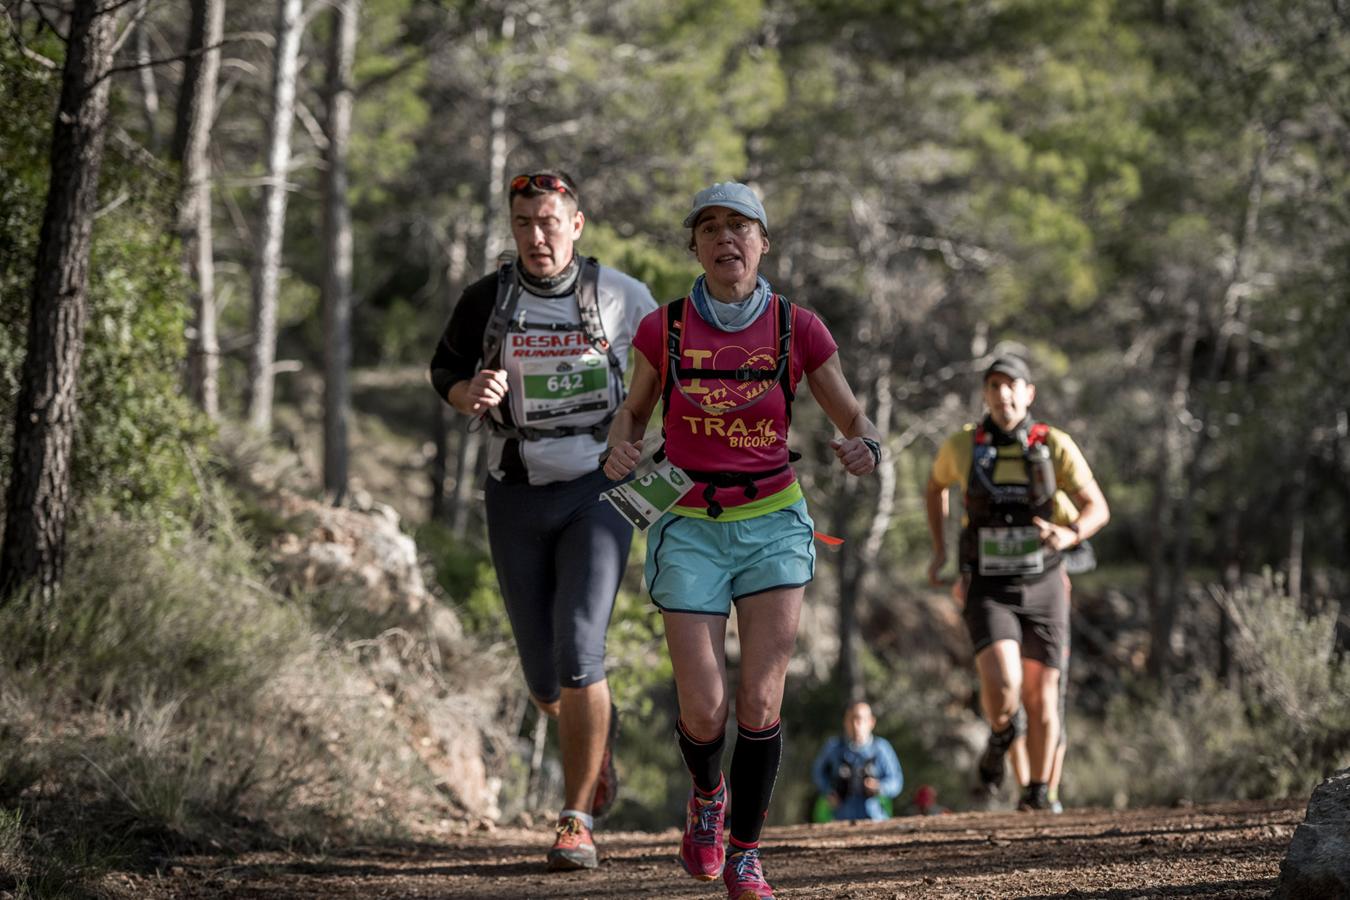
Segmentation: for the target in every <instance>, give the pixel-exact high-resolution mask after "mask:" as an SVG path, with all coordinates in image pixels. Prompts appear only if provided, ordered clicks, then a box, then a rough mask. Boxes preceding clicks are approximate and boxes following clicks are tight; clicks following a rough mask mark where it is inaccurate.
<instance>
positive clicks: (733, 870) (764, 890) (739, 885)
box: [722, 847, 774, 900]
mask: <svg viewBox="0 0 1350 900" xmlns="http://www.w3.org/2000/svg"><path fill="white" fill-rule="evenodd" d="M722 881H723V882H725V883H726V886H727V898H728V900H774V898H773V888H771V887H769V883H768V882H767V881H765V880H764V868H763V867H762V866H761V865H760V862H759V848H758V847H753V848H751V849H749V850H737V851H736V852H735V853H733V854H731V855H730V856H728V857H727V865H726V868H725V869H723V870H722Z"/></svg>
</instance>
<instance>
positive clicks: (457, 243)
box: [431, 220, 469, 522]
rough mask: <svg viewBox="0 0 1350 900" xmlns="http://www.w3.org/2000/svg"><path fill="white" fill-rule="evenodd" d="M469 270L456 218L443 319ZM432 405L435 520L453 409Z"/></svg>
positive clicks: (439, 514)
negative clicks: (433, 406)
mask: <svg viewBox="0 0 1350 900" xmlns="http://www.w3.org/2000/svg"><path fill="white" fill-rule="evenodd" d="M468 271H469V248H468V236H467V234H466V228H465V227H464V225H463V224H462V223H461V220H456V222H455V225H454V226H453V228H452V230H451V234H450V246H449V250H448V253H447V260H446V277H445V298H446V303H445V310H446V320H447V321H449V317H450V314H451V313H452V312H454V306H455V302H456V299H455V298H457V297H458V296H459V295H460V293H461V292H462V291H463V289H464V279H465V276H466V275H467V274H468ZM435 404H436V406H435V408H434V409H433V411H432V417H431V430H432V431H431V433H432V441H433V446H434V447H435V453H434V456H433V458H432V462H431V519H432V521H434V522H446V521H449V519H450V514H449V513H450V511H449V507H448V504H447V503H446V494H445V479H446V477H447V475H448V474H449V468H450V440H449V438H450V431H451V429H452V428H454V423H455V419H456V418H457V416H456V413H455V411H454V410H453V409H452V408H451V407H450V405H449V404H448V403H446V402H445V398H443V397H436V398H435Z"/></svg>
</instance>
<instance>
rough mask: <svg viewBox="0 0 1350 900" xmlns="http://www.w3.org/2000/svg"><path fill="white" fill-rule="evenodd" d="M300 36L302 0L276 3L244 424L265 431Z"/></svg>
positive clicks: (269, 412) (272, 375)
mask: <svg viewBox="0 0 1350 900" xmlns="http://www.w3.org/2000/svg"><path fill="white" fill-rule="evenodd" d="M300 32H301V25H300V0H279V2H278V4H277V22H276V56H275V62H274V72H273V77H272V112H271V116H272V118H271V122H270V124H269V126H268V141H267V174H266V176H265V178H264V187H263V200H262V226H261V227H260V228H259V229H258V250H257V259H256V260H255V261H254V269H253V315H252V324H253V344H252V347H251V348H250V352H249V361H248V423H249V425H250V426H251V427H252V428H253V429H255V430H257V431H267V430H268V429H270V428H271V426H272V389H273V385H274V380H275V377H276V372H275V371H274V366H275V363H276V355H277V294H278V291H279V287H280V279H281V241H282V236H283V232H284V230H285V226H286V178H287V174H288V173H287V170H288V169H289V168H290V163H291V124H292V122H293V121H294V118H295V81H296V75H297V70H298V68H299V58H300Z"/></svg>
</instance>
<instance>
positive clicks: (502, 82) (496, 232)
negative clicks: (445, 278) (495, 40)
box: [483, 12, 516, 272]
mask: <svg viewBox="0 0 1350 900" xmlns="http://www.w3.org/2000/svg"><path fill="white" fill-rule="evenodd" d="M515 35H516V17H515V15H514V14H513V13H509V12H508V13H505V14H504V15H503V16H502V24H501V41H502V43H503V45H505V46H507V47H509V46H510V45H511V42H512V40H514V39H515ZM503 69H504V67H502V66H498V67H496V68H494V70H493V72H492V74H491V83H490V86H489V89H488V90H489V99H488V104H489V108H488V160H487V163H488V177H487V183H486V184H485V185H484V186H483V271H484V272H490V271H492V270H493V269H494V268H496V265H497V257H498V256H499V255H500V254H501V252H502V250H503V249H504V247H503V245H502V237H501V232H502V228H501V225H500V223H501V222H502V219H503V216H504V215H505V201H506V197H505V192H506V184H505V182H506V158H507V148H506V99H507V93H508V88H507V84H506V75H505V73H504V71H503Z"/></svg>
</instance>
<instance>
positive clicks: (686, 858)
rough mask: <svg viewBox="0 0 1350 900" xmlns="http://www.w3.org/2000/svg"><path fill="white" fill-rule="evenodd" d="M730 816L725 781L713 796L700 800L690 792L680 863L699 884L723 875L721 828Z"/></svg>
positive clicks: (724, 855) (700, 798)
mask: <svg viewBox="0 0 1350 900" xmlns="http://www.w3.org/2000/svg"><path fill="white" fill-rule="evenodd" d="M726 815H727V786H726V781H725V779H724V780H723V781H722V783H721V784H719V785H718V786H717V791H716V792H715V793H714V794H713V795H712V796H711V797H700V796H699V795H698V791H696V790H694V789H693V788H690V789H689V806H688V808H687V810H686V814H685V820H684V840H682V841H680V862H682V863H683V864H684V869H685V871H686V872H688V873H689V874H690V875H693V876H694V877H695V878H697V879H698V880H699V881H712V880H713V879H714V878H716V877H717V876H718V875H720V874H721V873H722V865H723V863H724V862H725V861H726V851H724V850H723V849H722V827H723V823H724V822H725V821H726Z"/></svg>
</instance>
